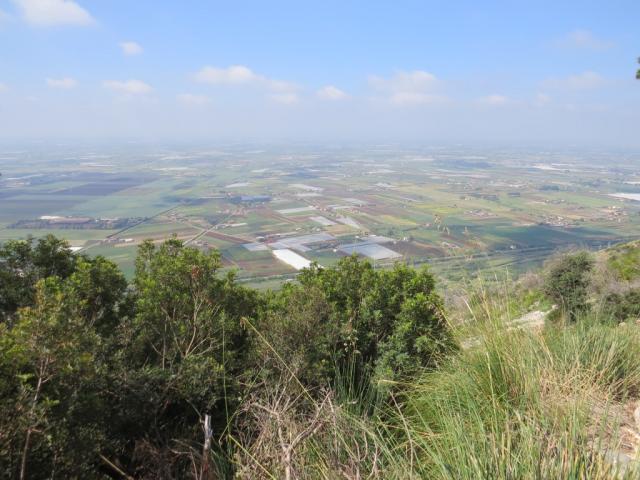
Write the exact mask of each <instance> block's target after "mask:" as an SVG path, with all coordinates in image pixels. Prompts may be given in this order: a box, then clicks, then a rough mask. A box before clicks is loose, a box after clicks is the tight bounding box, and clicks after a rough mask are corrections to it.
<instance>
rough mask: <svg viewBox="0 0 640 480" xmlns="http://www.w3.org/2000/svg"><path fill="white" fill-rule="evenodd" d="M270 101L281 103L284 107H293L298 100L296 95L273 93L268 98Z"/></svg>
mask: <svg viewBox="0 0 640 480" xmlns="http://www.w3.org/2000/svg"><path fill="white" fill-rule="evenodd" d="M269 98H271V100H273V101H274V102H277V103H282V104H284V105H293V104H294V103H298V101H299V100H300V99H299V97H298V94H297V93H292V92H289V93H274V94H271V95H270V96H269Z"/></svg>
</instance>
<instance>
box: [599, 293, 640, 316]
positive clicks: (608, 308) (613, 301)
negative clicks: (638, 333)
mask: <svg viewBox="0 0 640 480" xmlns="http://www.w3.org/2000/svg"><path fill="white" fill-rule="evenodd" d="M603 309H604V311H605V313H608V314H610V315H611V317H612V318H613V319H614V320H616V321H618V322H623V321H625V320H628V319H632V320H637V319H638V318H640V289H637V288H636V289H632V290H628V291H626V292H624V293H615V292H613V293H610V294H608V295H607V296H606V297H605V299H604V305H603Z"/></svg>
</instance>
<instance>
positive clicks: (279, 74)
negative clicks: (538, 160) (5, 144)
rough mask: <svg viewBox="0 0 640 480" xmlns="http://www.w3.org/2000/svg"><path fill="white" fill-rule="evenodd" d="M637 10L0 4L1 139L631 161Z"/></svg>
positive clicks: (10, 0) (638, 112) (639, 125)
mask: <svg viewBox="0 0 640 480" xmlns="http://www.w3.org/2000/svg"><path fill="white" fill-rule="evenodd" d="M638 56H640V2H639V1H637V0H629V1H617V0H607V1H606V2H605V1H602V0H600V1H591V0H581V1H572V0H554V1H546V0H535V1H520V0H510V1H497V0H494V1H479V0H474V1H464V0H461V1H454V0H448V1H445V0H442V1H430V0H422V1H410V0H394V1H380V0H368V1H360V0H341V1H334V0H322V1H299V0H297V1H280V0H269V1H264V0H262V1H259V0H257V1H247V0H234V1H221V0H220V1H215V0H180V1H171V0H0V139H4V140H7V139H41V138H42V139H57V138H58V139H134V138H136V139H137V138H139V139H149V140H156V139H164V140H167V139H170V140H176V141H190V140H234V141H243V140H247V141H255V140H262V141H283V140H284V141H289V140H301V141H350V140H353V141H385V142H386V141H412V142H416V141H418V142H426V143H428V142H500V143H543V144H544V143H548V144H555V145H581V144H584V145H595V146H620V147H633V148H636V147H640V81H637V80H635V71H636V68H637V67H638V65H637V63H636V61H637V57H638Z"/></svg>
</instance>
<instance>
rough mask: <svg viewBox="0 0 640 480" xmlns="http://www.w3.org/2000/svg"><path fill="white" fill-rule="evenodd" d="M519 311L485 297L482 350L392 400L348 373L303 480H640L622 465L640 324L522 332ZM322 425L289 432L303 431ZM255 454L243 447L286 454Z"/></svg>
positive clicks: (275, 469) (307, 450) (639, 391)
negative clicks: (517, 319) (516, 318)
mask: <svg viewBox="0 0 640 480" xmlns="http://www.w3.org/2000/svg"><path fill="white" fill-rule="evenodd" d="M483 302H484V303H483ZM513 309H514V306H513V303H512V302H511V301H507V300H504V299H502V300H501V299H500V298H497V297H495V296H491V295H486V296H485V297H484V298H483V297H482V296H480V297H477V299H476V304H474V305H473V306H472V308H470V309H469V311H470V312H471V313H472V314H474V315H472V317H473V318H477V320H475V321H474V324H473V326H470V325H469V324H467V325H465V326H464V328H461V329H460V332H461V334H464V335H470V334H472V335H474V342H472V345H474V346H472V347H470V348H467V349H465V350H462V351H461V352H460V353H459V354H457V355H456V356H455V357H452V358H451V359H450V360H449V361H448V362H447V363H446V364H445V365H443V366H442V367H441V368H439V369H438V370H437V371H434V372H425V373H424V374H423V375H422V376H421V377H420V378H419V379H418V380H414V381H413V382H412V383H411V384H407V385H396V386H395V388H394V389H393V390H391V391H392V393H391V394H389V395H388V396H387V398H386V401H382V399H381V397H380V392H378V391H376V389H375V388H373V389H372V388H370V387H369V386H367V385H364V384H363V385H358V386H357V387H356V388H353V387H352V386H350V383H349V378H348V377H349V374H348V372H344V374H343V375H342V376H340V375H338V376H337V378H338V381H337V383H336V385H334V388H333V392H332V394H331V401H330V402H329V403H328V404H327V405H328V406H327V405H325V406H324V407H323V408H325V410H324V411H323V413H322V418H324V420H323V422H322V426H321V428H318V429H317V431H315V432H314V434H313V435H310V436H309V437H308V438H307V439H306V440H305V441H304V442H303V443H301V445H300V447H299V448H298V449H297V450H296V452H295V454H294V457H295V458H294V459H293V468H292V471H293V472H294V473H295V475H294V477H293V478H305V479H306V478H309V479H312V478H313V479H316V478H318V479H336V478H347V479H356V478H358V479H360V478H375V479H412V478H428V479H436V480H437V479H443V480H444V479H461V480H463V479H469V480H471V479H474V480H475V479H498V480H500V479H503V480H511V479H513V480H515V479H556V478H557V479H594V480H601V479H602V480H604V479H611V478H621V479H622V478H625V479H631V478H640V470H638V469H636V468H635V467H634V464H633V462H629V463H619V462H617V461H616V459H618V458H619V457H620V454H621V452H623V451H624V453H626V454H627V456H629V455H630V451H629V449H628V448H627V449H626V450H624V449H622V447H621V443H622V442H621V438H622V431H621V426H622V425H623V424H624V423H625V422H626V425H625V428H627V427H628V426H629V418H626V419H625V418H623V415H624V414H625V410H624V409H623V408H621V406H624V405H630V402H631V401H632V400H636V399H637V398H638V396H639V395H640V334H639V333H638V331H637V330H638V329H637V326H635V325H622V326H617V325H613V324H609V323H606V322H602V321H600V320H599V319H597V318H595V317H593V316H592V317H588V318H582V319H580V320H579V321H578V322H577V323H576V324H574V325H568V326H567V325H553V324H547V326H546V327H545V328H544V329H543V330H542V331H535V330H531V329H528V328H513V327H512V326H510V325H509V323H508V321H509V320H512V317H513V315H512V314H511V313H510V312H512V311H513ZM478 312H480V313H478ZM470 332H471V333H470ZM461 340H462V339H461ZM382 391H385V392H388V391H389V390H388V389H386V388H383V389H382ZM291 408H292V411H295V407H291ZM306 408H308V405H307V407H306ZM300 411H304V408H302V409H301V410H300ZM311 416H312V415H311ZM311 416H310V415H306V416H305V415H298V416H297V417H296V418H295V420H292V422H293V423H292V424H291V423H290V424H287V426H286V428H288V429H290V430H291V431H294V432H295V431H300V430H301V429H303V428H304V427H305V425H307V424H308V423H309V422H310V421H311V420H310V417H311ZM627 416H628V414H627ZM294 417H295V415H293V414H292V417H291V418H292V419H293V418H294ZM632 420H633V419H631V421H632ZM632 423H633V422H632ZM635 427H636V428H637V427H638V426H637V425H636V426H635ZM636 433H638V434H640V432H636ZM638 438H640V437H638ZM253 447H254V446H252V445H250V444H249V445H246V446H243V448H245V450H246V451H247V452H251V454H252V455H254V454H255V453H256V452H258V453H259V452H261V451H265V452H277V448H275V449H262V450H260V449H255V448H253ZM251 462H253V463H257V464H261V467H259V468H254V469H251V470H248V471H250V472H251V474H252V475H253V478H259V477H263V478H282V470H281V466H280V465H279V463H278V462H277V461H275V462H274V461H273V459H261V458H259V456H257V457H256V456H255V455H254V456H253V457H252V458H251ZM261 462H262V463H261ZM262 466H264V467H265V468H263V467H262Z"/></svg>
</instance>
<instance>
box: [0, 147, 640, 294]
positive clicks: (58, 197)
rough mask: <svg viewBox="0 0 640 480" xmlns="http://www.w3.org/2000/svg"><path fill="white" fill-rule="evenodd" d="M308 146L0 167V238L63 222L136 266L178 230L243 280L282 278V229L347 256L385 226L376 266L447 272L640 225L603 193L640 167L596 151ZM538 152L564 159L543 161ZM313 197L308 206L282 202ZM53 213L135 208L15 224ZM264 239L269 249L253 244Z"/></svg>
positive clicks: (529, 259)
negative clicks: (107, 222) (611, 165)
mask: <svg viewBox="0 0 640 480" xmlns="http://www.w3.org/2000/svg"><path fill="white" fill-rule="evenodd" d="M105 148H106V147H105ZM309 149H310V147H309V148H305V149H302V150H296V149H295V148H293V147H265V148H262V149H260V153H252V154H250V155H247V154H246V153H245V152H246V151H247V149H246V148H243V147H241V146H238V145H235V146H227V147H225V148H215V149H213V148H211V149H202V150H198V149H196V148H191V149H188V148H185V149H183V150H170V151H162V152H159V151H157V149H153V148H152V147H148V148H147V150H148V151H147V150H145V151H139V150H138V151H136V153H135V154H127V153H126V149H118V150H115V151H113V152H112V151H109V149H108V148H106V152H105V154H110V155H111V157H110V160H109V162H108V163H109V165H107V166H104V167H95V166H92V167H87V166H86V165H84V164H81V163H80V162H79V161H78V160H68V161H59V162H55V163H52V162H48V161H47V159H48V155H53V154H54V153H55V152H44V153H43V152H40V153H39V154H38V155H36V154H31V155H27V156H26V157H25V160H24V161H22V162H12V163H6V164H2V163H0V169H1V172H2V177H0V205H1V208H0V241H6V240H9V239H19V238H26V237H27V236H29V235H31V236H35V237H38V236H42V235H45V234H48V233H53V234H55V235H58V236H61V237H64V238H66V239H68V240H69V241H70V243H71V244H72V245H73V246H75V247H83V251H84V252H86V254H88V255H104V256H106V257H107V258H110V259H112V260H114V261H115V262H117V263H118V264H119V265H120V266H121V267H122V268H123V269H124V270H125V271H126V272H127V274H131V272H132V271H133V261H134V257H135V252H136V247H137V245H139V244H140V243H141V242H142V241H143V240H145V239H151V240H153V241H162V240H163V239H166V238H170V237H177V238H179V239H181V240H182V241H184V242H187V243H189V244H190V245H192V246H197V247H198V248H202V249H210V248H215V249H219V250H220V253H221V255H222V258H223V262H224V265H225V268H229V269H235V270H237V271H238V275H239V276H240V278H242V279H243V281H249V282H252V284H256V285H269V286H272V285H274V284H279V283H281V282H282V281H283V278H285V279H286V278H289V277H290V276H291V275H292V274H293V273H295V269H293V268H292V267H291V266H289V265H286V264H284V263H282V262H281V261H279V260H277V259H276V258H275V257H274V255H273V254H272V253H271V252H270V250H272V249H275V248H282V247H278V245H280V244H279V243H278V241H280V240H283V239H284V240H287V241H290V240H291V239H295V238H296V237H300V236H303V235H312V234H314V235H317V234H330V235H331V237H328V238H329V239H328V240H327V239H325V240H324V241H321V242H318V243H311V244H309V245H296V244H295V242H294V244H293V247H292V248H293V250H294V251H297V252H298V253H299V254H300V255H302V256H303V257H305V258H307V259H308V260H311V261H315V262H318V263H319V264H321V265H326V266H329V265H333V264H334V263H335V262H336V261H337V260H338V259H339V258H340V257H341V256H342V255H343V253H341V252H340V248H341V246H342V245H346V244H350V243H358V242H366V241H367V238H370V237H367V235H381V236H385V237H388V239H389V242H391V243H387V244H386V248H388V249H390V250H392V251H393V252H395V254H396V255H395V256H391V257H387V258H377V259H376V264H377V265H380V266H384V265H389V264H392V263H393V262H394V261H398V260H400V261H407V262H418V263H424V262H427V263H431V264H433V266H434V268H436V269H441V270H442V272H443V275H445V276H447V275H449V276H457V275H459V273H458V272H459V271H460V270H474V269H486V268H495V267H500V268H503V267H509V268H513V269H516V270H518V269H521V268H524V266H530V265H532V264H535V263H539V262H541V261H543V260H544V258H546V257H547V256H548V255H550V254H552V253H553V252H554V251H556V250H558V249H566V248H570V247H571V246H586V247H591V246H597V245H606V244H608V243H616V242H618V241H621V240H625V239H631V238H636V237H638V236H640V202H635V201H629V200H620V199H616V198H613V197H611V196H609V195H608V194H611V193H617V192H629V193H633V192H636V191H638V190H639V189H638V187H636V186H632V185H627V184H624V183H621V181H620V178H622V176H624V178H634V177H633V175H635V172H634V170H633V168H632V167H629V169H628V172H625V171H622V170H624V169H623V168H622V167H619V166H618V167H616V169H612V170H611V171H610V172H609V171H608V170H607V169H606V168H604V167H601V166H592V165H598V162H600V161H601V160H599V158H600V157H598V154H594V153H590V152H580V153H576V152H572V153H571V154H569V153H567V154H562V153H547V154H545V155H546V157H544V156H542V154H540V153H527V152H525V153H520V154H518V155H514V154H513V153H512V152H506V151H504V152H503V151H500V150H487V149H480V151H477V150H475V149H463V148H461V147H460V148H453V147H450V148H448V149H430V148H429V147H422V148H417V147H416V148H415V149H407V148H404V149H402V150H398V151H394V150H393V149H388V150H384V151H380V150H376V149H375V148H367V147H361V148H341V149H335V150H331V149H327V148H321V147H318V148H317V149H311V152H310V151H309ZM211 152H217V153H211ZM302 152H304V154H302ZM77 153H78V155H77V156H76V157H77V158H80V157H81V156H82V155H81V153H82V152H77ZM183 154H184V155H183ZM472 155H473V156H474V158H475V157H476V156H478V157H482V158H484V159H485V161H483V162H482V163H481V164H479V165H476V166H473V165H472V166H471V167H470V166H469V164H468V163H465V162H462V163H459V162H458V160H457V159H458V158H466V157H469V156H472ZM565 155H566V157H565ZM543 157H544V158H543ZM70 158H71V157H70ZM176 159H179V160H176ZM543 163H549V164H553V163H559V164H560V163H562V164H563V165H568V166H567V167H563V168H562V169H558V170H542V169H540V168H537V167H535V165H539V164H543ZM34 172H38V174H37V175H35V176H34V175H33V174H34ZM607 172H608V173H607ZM304 207H313V209H312V210H307V211H298V212H284V213H281V212H280V211H282V210H287V209H293V208H304ZM43 216H45V217H46V216H50V217H51V216H58V217H64V218H71V219H74V218H78V217H80V218H85V217H86V218H91V219H114V218H115V219H134V220H132V222H133V223H132V224H131V225H130V226H128V227H127V228H124V229H120V230H119V229H113V228H111V229H108V228H105V229H96V228H86V227H79V226H77V225H66V226H64V227H60V226H56V225H54V224H46V225H44V226H41V227H38V228H21V227H20V228H13V227H12V225H13V224H14V223H16V222H20V221H22V222H24V221H35V220H38V219H40V218H41V217H43ZM317 217H323V218H321V219H320V220H319V221H318V218H317ZM65 221H66V220H65ZM255 242H262V243H264V244H265V245H266V248H267V250H263V251H250V250H248V249H247V248H245V247H244V246H243V244H249V243H255ZM285 244H286V242H285ZM274 245H275V246H274ZM286 245H289V244H286ZM287 248H289V247H288V246H287ZM386 252H387V253H388V250H387V251H386ZM282 276H284V277H282Z"/></svg>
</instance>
